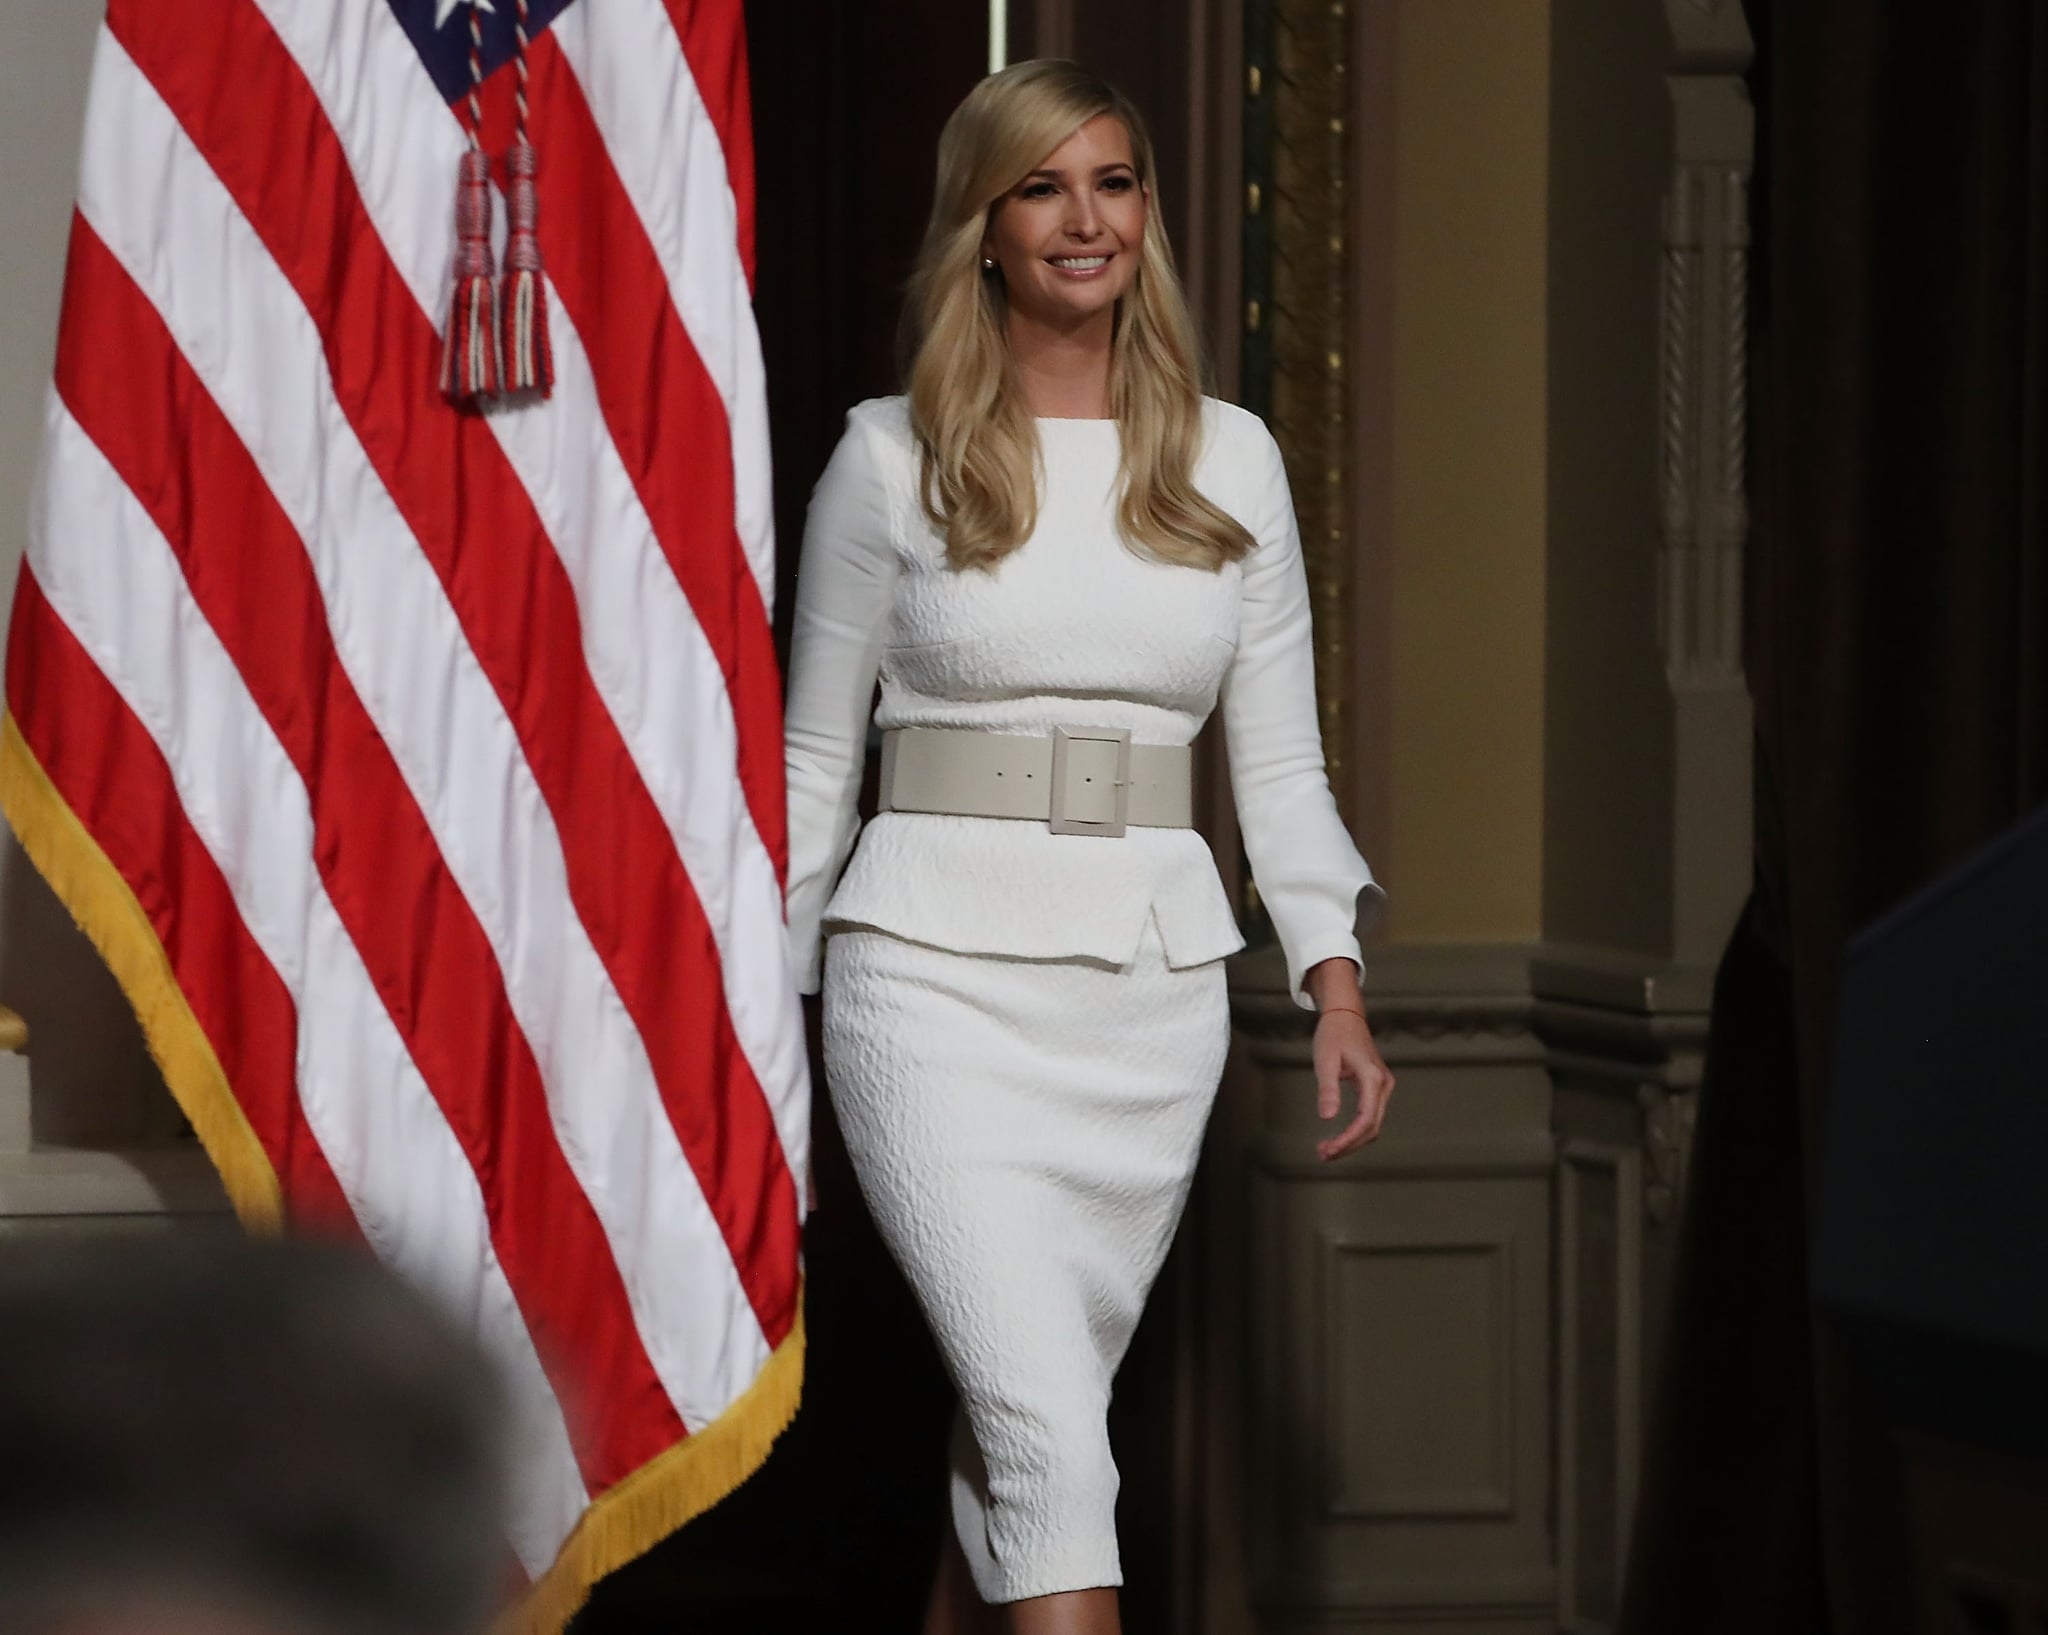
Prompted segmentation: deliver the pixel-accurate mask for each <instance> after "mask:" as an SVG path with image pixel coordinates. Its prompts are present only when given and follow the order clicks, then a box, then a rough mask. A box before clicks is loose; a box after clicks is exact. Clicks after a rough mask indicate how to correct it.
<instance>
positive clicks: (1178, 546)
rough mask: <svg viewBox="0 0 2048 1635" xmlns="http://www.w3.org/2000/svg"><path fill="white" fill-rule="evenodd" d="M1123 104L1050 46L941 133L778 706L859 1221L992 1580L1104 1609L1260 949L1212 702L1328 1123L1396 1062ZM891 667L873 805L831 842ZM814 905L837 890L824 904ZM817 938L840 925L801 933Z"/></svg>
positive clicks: (1287, 585)
mask: <svg viewBox="0 0 2048 1635" xmlns="http://www.w3.org/2000/svg"><path fill="white" fill-rule="evenodd" d="M1151 189H1152V154H1151V148H1150V144H1149V143H1148V141H1147V140H1146V136H1145V132H1144V128H1143V126H1142V124H1141V122H1140V120H1139V118H1138V116H1137V114H1136V111H1135V110H1134V109H1133V108H1132V107H1131V106H1130V105H1129V103H1128V102H1126V101H1125V100H1124V99H1123V98H1122V97H1121V96H1120V95H1118V94H1117V93H1116V92H1115V91H1113V90H1112V89H1111V88H1110V87H1108V86H1107V85H1105V84H1103V83H1102V82H1101V81H1100V80H1098V79H1096V78H1095V77H1094V76H1092V75H1090V74H1088V73H1086V72H1085V71H1083V70H1081V69H1079V68H1077V67H1075V66H1074V65H1072V64H1070V63H1061V62H1028V63H1021V64H1018V65H1017V66H1015V67H1013V68H1009V69H1006V70H1004V71H1003V72H1002V73H999V74H995V75H992V76H991V77H990V78H988V79H986V80H984V81H983V82H982V83H981V84H980V85H979V86H977V87H976V88H975V90H974V91H973V92H971V93H970V94H969V96H968V97H967V99H966V101H965V102H963V103H962V104H961V106H960V107H959V109H958V110H957V111H956V112H955V113H954V115H953V117H952V118H951V119H950V120H949V121H948V123H947V125H946V129H945V132H944V135H943V136H942V137H941V139H940V145H939V173H938V187H937V193H936V198H935V202H934V205H933V210H932V219H931V225H930V227H929V229H928V231H927V233H926V236H925V241H924V246H923V249H922V252H921V254H920V257H919V261H918V266H917V272H916V276H915V278H914V280H913V284H912V290H911V299H910V304H909V308H908V311H907V314H906V317H907V332H908V336H909V339H910V340H911V342H912V343H913V348H914V356H913V361H912V363H911V365H910V370H909V385H910V390H909V393H908V395H907V397H900V398H883V399H878V400H875V401H871V402H867V403H863V404H860V405H859V406H857V407H856V408H855V409H854V410H853V411H852V413H851V414H850V415H849V416H848V425H847V431H846V434H845V437H844V438H843V439H842V441H841V442H840V444H839V447H838V449H837V451H836V452H835V453H834V454H833V457H832V460H831V463H830V464H829V466H828V467H827V468H826V471H825V473H824V475H823V476H822V477H821V478H820V479H819V483H818V487H817V491H816V493H815V494H814V496H813V498H812V501H811V510H810V517H809V524H808V527H807V530H806V533H805V539H804V550H803V557H802V567H801V574H800V582H799V585H798V589H797V607H796V624H795V644H794V649H793V652H792V658H791V669H790V683H789V697H788V718H787V733H788V740H787V741H788V779H789V811H790V874H789V926H790V935H791V938H792V947H793V949H794V950H795V952H796V955H797V957H798V959H799V962H800V964H801V966H802V968H803V975H802V986H803V987H804V990H805V991H806V992H817V991H818V988H819V985H820V981H821V977H822V985H823V992H824V1036H825V1063H826V1077H827V1080H828V1083H829V1086H830V1091H831V1094H832V1097H833V1101H834V1105H835V1107H836V1109H837V1111H838V1113H839V1118H840V1124H841V1127H842V1129H843V1131H844V1134H845V1138H846V1144H847V1148H848V1151H849V1153H850V1154H851V1156H852V1158H853V1162H854V1165H855V1168H856V1171H857V1173H858V1174H859V1177H860V1181H861V1186H862V1190H863V1192H864V1193H865V1194H866V1196H867V1199H868V1202H869V1205H870V1207H871V1209H872V1210H873V1213H874V1216H875V1220H876V1223H877V1225H878V1226H879V1227H880V1229H881V1231H882V1234H883V1237H884V1239H885V1240H886V1242H887V1243H888V1245H889V1248H890V1251H891V1253H892V1254H894V1255H895V1257H896V1259H897V1261H898V1262H899V1264H900V1265H901V1266H902V1268H903V1270H904V1273H905V1274H906V1276H907V1277H908V1279H909V1281H910V1283H911V1286H912V1287H913V1289H914V1290H915V1291H916V1293H917V1296H918V1298H919V1301H920V1303H921V1304H922V1306H923V1309H924V1312H925V1315H926V1317H927V1319H928V1321H929V1322H930V1324H931V1327H932V1330H933V1333H934V1335H935V1336H936V1338H937V1340H938V1343H939V1347H940V1351H941V1353H942V1355H943V1356H944V1358H945V1361H946V1364H947V1367H948V1369H949V1371H950V1372H951V1374H952V1376H953V1379H954V1382H955V1384H956V1385H957V1387H958V1389H959V1394H960V1400H961V1404H962V1407H963V1409H964V1425H961V1426H956V1436H955V1454H954V1475H953V1509H954V1520H955V1523H956V1530H957V1532H958V1535H959V1542H960V1547H961V1550H962V1551H963V1552H964V1554H965V1556H966V1560H967V1564H968V1567H969V1568H970V1570H971V1572H972V1574H973V1579H974V1584H975V1587H976V1588H977V1589H978V1590H979V1591H980V1593H981V1595H982V1597H983V1598H984V1599H985V1600H987V1601H990V1602H1002V1603H1008V1604H1010V1607H1011V1611H1010V1625H1011V1627H1012V1628H1013V1629H1016V1630H1029V1631H1084V1630H1085V1631H1100V1630H1111V1631H1113V1630H1115V1629H1116V1627H1117V1623H1116V1616H1117V1615H1116V1597H1115V1593H1114V1589H1113V1588H1112V1586H1114V1585H1116V1584H1118V1583H1119V1582H1121V1578H1120V1572H1119V1567H1118V1559H1117V1548H1116V1537H1115V1526H1114V1514H1115V1497H1116V1486H1117V1476H1116V1469H1115V1466H1114V1464H1113V1463H1112V1462H1111V1459H1110V1454H1109V1444H1108V1438H1107V1434H1106V1430H1105V1412H1106V1409H1107V1405H1108V1401H1109V1390H1110V1381H1111V1377H1112V1376H1113V1374H1114V1373H1115V1371H1116V1367H1117V1364H1118V1362H1119V1361H1120V1360H1121V1359H1122V1356H1123V1352H1124V1348H1125V1346H1126V1345H1127V1344H1128V1342H1129V1340H1130V1336H1131V1331H1132V1329H1133V1328H1134V1326H1135V1325H1136V1322H1137V1319H1138V1314H1139V1311H1140V1308H1141V1307H1142V1306H1143V1303H1144V1300H1145V1296H1146V1293H1147V1291H1148V1290H1149V1289H1150V1287H1151V1283H1152V1280H1153V1278H1154V1276H1155V1275H1156V1273H1157V1271H1158V1269H1159V1263H1160V1260H1161V1258H1162V1257H1163V1256H1164V1254H1165V1252H1166V1247H1167V1244H1168V1241H1169V1240H1170V1238H1171V1236H1172V1233H1173V1229H1174V1226H1175V1223H1176V1222H1177V1220H1178V1218H1179V1215H1180V1211H1181V1207H1182V1204H1183V1202H1184V1201H1185V1198H1186V1195H1187V1187H1188V1181H1189V1178H1190V1175H1191V1173H1192V1171H1193V1169H1194V1164H1195V1157H1196V1152H1197V1149H1198V1147H1199V1145H1200V1142H1201V1136H1202V1129H1203V1125H1204V1123H1205V1121H1206V1119H1207V1116H1208V1111H1209V1105H1210V1102H1211V1099H1212V1098H1213V1096H1214V1093H1215V1089H1216V1085H1217V1081H1218V1079H1219V1077H1220V1075H1221V1072H1222V1068H1223V1058H1224V1052H1225V1048H1226V1046H1227V1043H1228V1039H1229V1016H1228V1010H1227V1006H1226V1000H1225V989H1224V975H1223V966H1222V959H1223V956H1224V955H1226V954H1228V953H1231V952H1233V951H1234V950H1235V949H1237V948H1239V947H1241V946H1242V939H1241V938H1240V936H1239V935H1238V931H1237V926H1236V922H1235V919H1234V917H1233V916H1232V914H1231V911H1230V906H1229V902H1228V900H1227V898H1226V896H1225V894H1224V891H1223V888H1222V885H1221V883H1220V881H1219V880H1218V878H1217V874H1216V867H1215V864H1214V861H1213V860H1212V859H1211V857H1210V855H1209V852H1208V849H1207V847H1206V846H1205V845H1204V844H1203V842H1202V840H1201V838H1200V837H1199V836H1198V835H1197V834H1196V833H1195V832H1194V830H1193V829H1192V828H1191V827H1189V788H1188V774H1189V754H1188V750H1187V745H1188V744H1189V742H1190V740H1191V739H1192V738H1193V737H1194V735H1195V733H1196V732H1197V731H1198V730H1199V729H1200V727H1201V725H1202V723H1203V721H1204V720H1205V719H1206V718H1207V716H1208V715H1209V713H1210V710H1211V709H1212V708H1213V707H1214V705H1215V704H1216V703H1217V701H1218V698H1219V695H1220V697H1221V701H1222V704H1223V709H1224V716H1225V728H1226V731H1227V734H1228V747H1229V754H1230V766H1231V778H1232V784H1233V787H1234V789H1235V792H1236V798H1237V804H1238V811H1239V815H1240V818H1241V822H1242V828H1243V832H1244V837H1245V845H1246V849H1247V851H1248V853H1249V855H1250V858H1251V863H1252V870H1253V874H1254V876H1255V877H1256V879H1257V882H1258V886H1259V889H1260V893H1261V896H1262V898H1263V899H1264V901H1265V903H1266V905H1267V908H1268V910H1269V911H1270V913H1271V915H1272V918H1273V921H1274V924H1275V926H1276V927H1277V929H1278V931H1279V935H1280V940H1281V943H1282V946H1283V948H1284V949H1285V951H1286V954H1287V960H1288V971H1289V980H1290V982H1291V983H1292V984H1293V985H1294V989H1295V992H1296V997H1297V999H1298V1000H1299V1002H1300V1003H1301V1004H1302V1005H1303V1006H1305V1007H1311V1008H1314V1009H1316V1010H1317V1011H1319V1013H1320V1015H1319V1017H1318V1020H1317V1023H1316V1046H1315V1061H1316V1075H1317V1094H1318V1097H1319V1101H1320V1108H1321V1112H1322V1115H1323V1116H1324V1117H1325V1118H1332V1117H1335V1116H1336V1114H1337V1112H1338V1099H1339V1098H1338V1092H1339V1081H1340V1079H1349V1080H1350V1081H1352V1082H1353V1083H1354V1084H1355V1086H1356V1088H1357V1093H1358V1110H1357V1114H1356V1116H1355V1117H1354V1118H1353V1119H1352V1120H1351V1122H1350V1124H1349V1125H1348V1126H1347V1127H1346V1128H1345V1129H1344V1130H1343V1131H1342V1133H1341V1134H1338V1135H1335V1136H1333V1137H1331V1138H1330V1139H1328V1140H1325V1141H1324V1142H1322V1143H1321V1144H1320V1147H1319V1151H1320V1152H1321V1153H1322V1156H1323V1157H1324V1158H1326V1159H1329V1158H1335V1157H1337V1156H1339V1155H1340V1154H1342V1153H1345V1152H1349V1151H1351V1150H1352V1149H1354V1148H1355V1147H1357V1146H1359V1145H1360V1144H1362V1143H1363V1142H1365V1141H1368V1140H1370V1139H1372V1137H1373V1136H1374V1135H1375V1134H1376V1133H1377V1131H1378V1129H1379V1123H1380V1119H1381V1117H1382V1114H1383V1112H1384V1109H1385V1106H1386V1101H1387V1097H1388V1094H1389V1093H1390V1091H1391V1089H1392V1087H1393V1080H1392V1078H1391V1077H1390V1076H1389V1074H1388V1073H1387V1070H1386V1066H1385V1064H1384V1063H1383V1062H1382V1061H1381V1060H1380V1057H1379V1053H1378V1051H1377V1050H1376V1049H1375V1047H1374V1045H1373V1041H1372V1035H1371V1032H1370V1030H1369V1029H1368V1027H1367V1024H1366V1020H1365V1012H1364V1006H1363V1004H1362V1003H1361V1001H1360V998H1359V988H1358V979H1359V970H1360V958H1359V948H1358V942H1357V939H1356V918H1357V911H1358V907H1359V904H1360V903H1361V902H1362V901H1363V902H1365V903H1367V904H1369V905H1370V906H1371V907H1373V908H1374V909H1376V908H1377V906H1378V902H1379V897H1380V894H1379V888H1378V887H1377V886H1376V885H1374V884H1373V880H1372V875H1371V873H1370V871H1369V870H1368V869H1367V868H1366V865H1365V863H1364V861H1363V859H1361V858H1360V857H1359V855H1358V853H1357V850H1356V849H1355V848H1354V847H1353V845H1352V843H1351V840H1350V838H1349V836H1348V835H1347V834H1346V833H1345V831H1344V828H1343V825H1342V824H1341V822H1340V821H1339V819H1338V816H1337V811H1336V807H1335V804H1334V803H1333V802H1332V800H1331V798H1330V792H1329V786H1328V783H1327V780H1326V778H1325V775H1324V769H1323V758H1322V746H1321V743H1320V740H1319V737H1318V734H1317V725H1316V714H1315V697H1314V687H1313V662H1312V657H1311V649H1310V641H1309V619H1308V596H1307V586H1306V581H1305V578H1304V576H1303V572H1302V566H1301V550H1300V544H1299V540H1298V538H1297V536H1296V531H1295V525H1294V515H1293V507H1292V505H1291V503H1290V501H1289V498H1288V492H1287V482H1286V476H1285V473H1284V472H1283V470H1282V467H1281V463H1280V456H1279V452H1278V450H1277V449H1276V448H1275V446H1274V444H1273V440H1272V438H1271V437H1270V436H1269V435H1268V434H1267V432H1266V429H1265V427H1264V426H1263V425H1262V424H1261V423H1260V421H1259V420H1258V419H1257V418H1256V417H1255V416H1252V415H1250V414H1247V413H1245V412H1244V411H1242V410H1239V409H1235V408H1232V407H1231V406H1230V405H1228V404H1224V403H1219V402H1216V401H1214V400H1210V399H1205V398H1203V397H1202V395H1201V392H1200V387H1199V384H1198V380H1197V369H1196V360H1195V345H1194V341H1193V336H1192V329H1191V326H1190V324H1189V321H1188V317H1187V311H1186V306H1185V302H1184V301H1183V298H1182V296H1181V293H1180V289H1179V285H1178V282H1177V280H1176V278H1175V275H1174V270H1173V262H1172V258H1171V256H1170V254H1169V252H1168V250H1167V247H1166V240H1165V236H1164V234H1163V233H1162V232H1161V231H1160V229H1159V226H1158V223H1157V221H1156V219H1154V216H1153V202H1152V190H1151ZM878 671H879V674H880V679H881V686H882V692H881V703H880V707H879V708H878V709H877V711H876V712H875V722H876V724H877V725H878V726H880V727H881V729H882V731H883V734H884V736H883V788H882V802H881V804H882V807H883V811H882V813H881V815H879V816H878V817H877V818H876V819H875V821H874V822H873V823H872V824H871V825H870V826H869V827H868V830H867V832H866V834H865V835H864V836H863V837H862V839H861V844H860V849H859V852H858V854H857V855H855V856H854V858H853V861H852V863H851V866H850V867H848V868H847V871H846V875H845V878H844V879H843V880H841V881H839V883H838V885H837V888H836V890H835V889H834V880H835V877H836V876H837V875H838V872H839V869H840V867H841V865H842V864H843V863H845V861H846V858H847V855H848V852H849V851H850V850H851V848H852V845H853V839H854V832H855V828H856V822H855V817H854V803H855V796H856V791H857V787H858V784H859V780H860V772H861V766H862V752H863V746H864V744H865V742H866V736H867V728H868V708H869V702H870V698H871V696H872V689H873V686H874V682H875V679H876V676H877V673H878ZM828 894H829V897H830V900H829V902H828V901H827V897H828ZM821 933H823V934H826V935H827V936H828V939H829V940H827V941H826V942H825V945H824V950H823V954H822V957H821V955H820V952H819V944H820V937H821Z"/></svg>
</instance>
